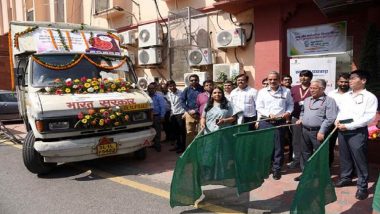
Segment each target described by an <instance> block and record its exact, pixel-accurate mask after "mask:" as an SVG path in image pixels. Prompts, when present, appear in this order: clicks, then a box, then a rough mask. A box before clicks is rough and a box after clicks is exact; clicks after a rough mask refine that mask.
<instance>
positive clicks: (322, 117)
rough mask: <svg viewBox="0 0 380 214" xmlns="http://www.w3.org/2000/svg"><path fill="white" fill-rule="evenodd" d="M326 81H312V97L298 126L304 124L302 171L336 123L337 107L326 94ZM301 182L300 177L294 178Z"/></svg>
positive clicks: (308, 100) (307, 99) (302, 112)
mask: <svg viewBox="0 0 380 214" xmlns="http://www.w3.org/2000/svg"><path fill="white" fill-rule="evenodd" d="M325 89H326V81H325V80H323V79H317V80H314V81H311V85H310V93H311V97H308V98H306V99H305V102H304V105H303V108H302V110H301V114H300V119H299V120H298V121H297V124H302V137H301V169H302V170H303V169H304V167H305V163H306V161H307V160H308V159H309V158H310V157H311V155H312V154H313V153H314V151H316V150H317V149H318V147H319V146H320V145H321V143H322V142H323V141H324V140H325V137H326V136H327V134H328V132H329V128H330V126H331V125H332V124H333V123H334V122H335V119H336V116H337V106H336V103H335V100H334V99H333V98H331V97H328V96H327V95H326V94H325ZM294 180H295V181H299V180H300V176H299V177H296V178H294Z"/></svg>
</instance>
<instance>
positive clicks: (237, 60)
mask: <svg viewBox="0 0 380 214" xmlns="http://www.w3.org/2000/svg"><path fill="white" fill-rule="evenodd" d="M234 52H235V59H236V62H238V63H240V61H239V59H238V57H237V48H235V50H234Z"/></svg>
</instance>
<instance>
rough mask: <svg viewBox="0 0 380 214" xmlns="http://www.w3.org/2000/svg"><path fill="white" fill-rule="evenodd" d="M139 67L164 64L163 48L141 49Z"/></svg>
mask: <svg viewBox="0 0 380 214" xmlns="http://www.w3.org/2000/svg"><path fill="white" fill-rule="evenodd" d="M138 60H139V65H152V64H160V63H161V62H162V56H161V48H157V47H155V48H148V49H140V50H139V51H138Z"/></svg>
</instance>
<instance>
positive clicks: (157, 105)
mask: <svg viewBox="0 0 380 214" xmlns="http://www.w3.org/2000/svg"><path fill="white" fill-rule="evenodd" d="M156 90H157V88H156V84H155V83H150V84H149V85H148V94H149V96H150V98H152V101H153V128H154V129H155V130H156V135H155V136H154V139H153V141H154V144H153V146H152V147H153V148H154V149H155V150H156V151H157V152H161V131H162V128H161V123H162V122H163V121H164V120H165V113H166V101H165V99H164V98H163V97H162V95H160V94H158V93H157V92H156Z"/></svg>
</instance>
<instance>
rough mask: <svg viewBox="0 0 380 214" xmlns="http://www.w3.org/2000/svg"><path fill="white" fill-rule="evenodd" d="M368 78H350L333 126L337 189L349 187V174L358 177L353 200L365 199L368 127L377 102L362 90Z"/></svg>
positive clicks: (362, 74) (355, 74)
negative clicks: (337, 168)
mask: <svg viewBox="0 0 380 214" xmlns="http://www.w3.org/2000/svg"><path fill="white" fill-rule="evenodd" d="M368 78H369V75H368V73H367V71H364V70H356V71H353V72H351V75H350V81H349V84H350V88H351V89H352V91H349V92H348V93H346V94H345V95H344V98H343V99H342V107H341V106H339V113H338V117H337V120H336V122H335V125H336V126H337V127H338V129H339V132H338V141H339V158H340V179H339V181H338V182H337V183H336V184H335V186H336V187H343V186H348V185H350V184H351V181H352V172H353V170H354V167H355V171H356V173H357V176H358V180H357V183H356V186H357V188H358V189H357V191H356V195H355V197H356V199H358V200H364V199H366V198H367V197H368V178H369V176H368V157H367V152H368V142H367V140H368V127H367V126H368V124H369V123H370V122H371V121H372V120H373V119H374V118H375V116H376V110H377V98H376V96H375V95H373V94H372V93H371V92H369V91H367V90H366V89H365V85H366V83H367V80H368Z"/></svg>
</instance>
